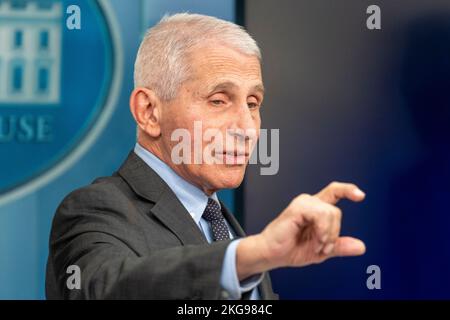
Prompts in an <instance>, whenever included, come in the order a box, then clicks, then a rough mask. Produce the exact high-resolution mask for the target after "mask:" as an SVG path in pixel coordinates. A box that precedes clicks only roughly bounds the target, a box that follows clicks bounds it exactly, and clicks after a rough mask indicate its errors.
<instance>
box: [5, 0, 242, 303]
mask: <svg viewBox="0 0 450 320" xmlns="http://www.w3.org/2000/svg"><path fill="white" fill-rule="evenodd" d="M30 1H31V2H33V0H30ZM30 1H25V2H30ZM88 1H90V0H88ZM88 1H82V0H80V1H62V2H61V3H62V11H61V12H62V13H63V15H62V17H61V20H58V21H59V22H56V24H57V25H58V26H59V27H60V28H61V30H62V40H61V41H62V57H61V58H62V59H61V61H60V62H59V63H60V65H61V66H62V68H61V69H62V70H61V80H64V79H66V80H67V79H69V81H67V83H62V84H61V88H60V90H59V100H58V99H56V100H54V101H53V102H52V101H50V100H48V101H47V102H48V106H44V107H45V108H47V109H45V110H46V111H45V112H46V114H48V115H49V116H48V118H42V119H41V118H38V116H36V118H34V113H35V112H37V111H36V110H37V109H31V108H32V107H33V108H34V107H35V106H34V105H33V106H31V105H29V104H27V103H26V102H24V103H22V102H17V101H15V102H14V101H13V102H11V101H9V102H8V101H7V100H6V98H5V99H3V98H4V97H3V96H2V95H1V92H2V91H1V90H0V117H1V121H2V124H1V125H0V128H2V130H4V132H5V130H7V129H8V127H7V126H8V125H10V124H11V123H12V122H14V121H12V120H11V117H15V116H17V117H18V116H19V115H20V116H21V117H25V118H23V119H25V120H23V121H24V122H26V121H30V123H32V121H35V122H33V123H37V122H39V123H41V124H42V123H43V124H44V125H49V124H48V123H46V121H48V122H49V123H50V124H51V125H52V126H53V129H54V130H55V131H54V132H57V133H58V135H56V134H55V135H54V136H51V137H48V138H49V139H51V142H52V145H53V147H54V148H53V147H52V148H50V147H46V146H49V145H46V144H45V143H43V142H41V143H40V144H39V142H35V141H28V142H23V141H22V142H20V141H15V142H5V141H6V140H5V141H3V142H1V143H0V167H2V168H4V169H5V170H3V171H1V177H0V180H2V181H3V182H4V184H5V185H3V184H2V185H1V186H2V187H3V189H1V197H0V299H44V298H45V281H44V280H45V265H46V259H47V254H48V236H49V231H50V226H51V220H52V217H53V214H54V212H55V209H56V208H57V206H58V204H59V203H60V201H61V200H62V199H63V198H64V196H65V195H67V194H68V193H69V192H70V191H72V190H74V189H76V188H79V187H81V186H83V185H86V184H89V183H90V182H91V181H92V180H93V179H94V178H96V177H98V176H106V175H110V174H111V173H113V172H114V171H115V170H116V169H117V168H118V166H119V165H120V164H121V162H122V161H123V160H124V159H125V157H126V156H127V154H128V152H129V151H130V150H131V148H132V147H133V145H134V141H135V127H134V124H133V120H132V117H131V115H130V113H129V108H128V98H129V94H130V92H131V90H132V89H133V65H134V59H135V55H136V52H137V48H138V45H139V42H140V39H141V36H142V35H143V33H144V31H145V29H146V28H147V27H149V26H152V25H153V24H154V23H156V22H157V21H158V20H159V19H160V18H161V17H162V16H163V15H164V14H165V13H167V12H169V13H175V12H179V11H189V12H195V13H203V14H209V15H213V16H217V17H220V18H223V19H227V20H231V21H233V20H234V19H235V3H234V0H216V1H209V0H196V1H192V0H190V1H188V0H172V1H163V0H143V1H123V0H108V1H107V5H108V8H109V9H110V14H112V16H114V18H113V20H115V25H116V27H117V31H118V32H117V34H118V37H117V40H118V46H120V50H121V51H122V54H121V56H120V57H119V58H120V59H121V60H122V61H119V62H122V64H123V72H122V74H121V75H120V79H119V80H120V81H119V82H120V86H118V91H117V92H116V94H117V97H116V100H115V101H114V105H113V106H111V109H110V110H112V112H111V116H110V118H109V119H107V121H106V122H105V124H104V125H105V126H104V129H103V130H101V132H99V134H98V136H97V137H95V139H93V141H92V143H91V144H90V146H89V147H88V148H87V150H85V151H84V152H82V155H81V156H80V157H78V158H77V159H76V161H75V162H74V163H72V164H71V165H70V166H68V167H67V168H63V170H61V172H59V173H57V174H56V177H53V178H49V179H47V180H48V181H46V182H44V183H43V184H42V185H40V186H39V187H37V188H34V190H32V191H31V192H27V193H25V194H22V195H20V196H16V197H15V198H14V199H12V200H11V197H8V198H9V199H7V198H6V197H5V194H6V193H8V192H11V191H14V190H15V188H16V189H17V188H18V187H19V186H23V184H21V183H22V182H24V181H25V180H27V179H28V180H31V179H32V178H33V177H32V176H31V174H28V173H27V172H26V171H27V170H30V168H32V167H33V166H36V168H35V169H33V170H35V172H36V173H39V172H48V170H50V169H52V168H53V167H54V166H56V165H57V164H58V161H59V163H61V161H65V160H64V159H65V158H64V157H62V160H61V159H59V160H58V159H57V155H56V154H54V153H55V152H56V151H55V150H56V148H57V143H58V141H59V140H61V144H62V142H64V141H62V140H64V139H65V138H67V139H69V136H70V135H71V134H72V135H73V136H75V134H74V133H71V132H69V131H70V130H71V129H72V128H73V127H74V126H75V123H74V122H75V121H85V120H86V118H87V117H90V116H91V117H93V118H94V117H96V116H98V113H100V112H101V111H96V109H95V108H96V104H95V101H97V103H99V104H100V105H101V104H102V103H104V102H105V101H106V100H107V98H108V97H99V96H98V95H100V93H101V90H105V92H108V91H107V90H106V89H105V88H108V87H109V86H110V85H111V83H110V82H111V80H112V79H111V78H112V77H113V74H117V73H116V71H117V70H114V68H117V65H115V64H114V61H115V60H114V59H117V58H118V57H117V54H118V53H117V52H114V54H115V56H114V55H111V52H108V50H113V46H112V44H108V43H106V42H105V43H97V42H98V41H97V40H98V39H99V38H102V37H103V38H102V39H104V38H105V37H107V36H108V35H107V33H108V32H111V31H110V30H109V31H108V30H106V28H105V27H104V24H103V25H102V23H103V22H102V21H101V20H102V17H101V16H100V15H98V14H97V13H98V10H97V11H96V8H95V6H94V5H93V4H92V3H94V2H93V1H92V3H91V4H90V3H88ZM7 2H8V1H6V2H5V1H3V4H5V3H7ZM35 2H36V1H35ZM38 2H39V0H38ZM41 2H42V3H43V1H41ZM52 2H55V3H58V2H59V1H52ZM71 4H76V5H79V7H80V9H81V29H80V30H68V29H67V28H66V25H65V19H66V17H67V16H68V15H66V14H65V12H66V8H67V7H68V6H69V5H71ZM1 5H2V2H0V30H5V32H6V33H8V34H11V35H14V32H15V31H14V30H13V29H8V26H10V25H11V23H16V22H15V21H13V20H12V19H10V17H9V16H5V15H2V12H4V11H2V10H5V9H4V8H3V7H1ZM97 9H98V8H97ZM96 12H97V13H96ZM22 22H23V21H20V23H22ZM28 23H31V24H32V23H38V21H37V20H35V21H31V22H30V21H29V22H28ZM20 26H21V25H20ZM18 28H19V29H20V28H21V27H18ZM17 37H20V35H17ZM42 37H43V38H45V35H43V36H42ZM30 39H31V38H28V37H27V36H25V37H24V38H23V39H22V41H23V42H24V43H25V44H26V43H27V41H31V40H30ZM44 40H45V39H44ZM48 40H50V43H51V41H53V40H52V38H51V37H50V38H49V39H48ZM18 42H19V43H20V39H19V40H18ZM43 42H44V44H43V45H44V46H45V41H43ZM75 44H76V46H75ZM80 44H83V45H80ZM0 46H2V47H1V48H0V52H1V49H5V50H6V49H8V48H7V46H8V42H7V41H2V42H0ZM93 48H97V50H99V51H100V52H99V53H98V54H100V53H102V54H104V56H105V57H109V58H108V59H111V61H108V59H105V61H102V60H101V59H99V61H100V62H99V63H94V61H93V60H90V59H92V56H91V54H92V51H91V50H94V49H93ZM103 51H104V52H103ZM97 58H98V57H97ZM53 66H54V65H53ZM4 67H5V65H4V64H3V61H2V59H1V53H0V74H1V73H2V72H3V68H4ZM80 68H81V69H82V70H79V69H80ZM83 68H87V69H86V70H84V69H83ZM70 70H72V71H70ZM45 72H46V71H42V72H41V74H43V73H45ZM70 72H73V74H76V75H77V77H79V79H86V81H81V80H80V81H70V80H71V78H70V76H71V75H70ZM26 77H27V74H24V78H23V81H27V78H26ZM30 77H32V75H30ZM68 77H69V78H68ZM83 77H85V78H83ZM97 77H98V81H95V82H94V81H93V79H96V78H97ZM0 79H2V78H1V77H0ZM16 81H18V78H17V77H16ZM42 82H43V81H41V86H42ZM0 85H1V86H5V85H6V86H7V84H0ZM50 89H51V88H50ZM31 93H32V92H31V91H30V94H31ZM109 94H111V92H110V93H109ZM5 95H6V93H5ZM25 96H26V94H23V97H25ZM69 97H70V99H69ZM2 99H3V100H2ZM17 99H18V98H17ZM102 99H103V100H102ZM91 100H92V101H91ZM36 101H37V100H34V102H36ZM55 101H56V102H55ZM58 101H59V102H58ZM2 102H3V103H2ZM71 104H73V108H69V107H68V106H69V105H70V106H72V105H71ZM52 106H53V107H54V108H53V109H52ZM41 107H42V106H37V107H36V108H41ZM39 110H41V109H39ZM63 111H64V116H62V114H63ZM83 112H85V113H84V114H83ZM11 121H12V122H11ZM17 121H19V120H17ZM51 121H53V122H51ZM77 124H78V122H77ZM58 125H60V126H61V127H57V126H58ZM85 125H86V126H88V125H91V126H93V127H92V128H82V127H80V128H79V131H80V132H84V134H85V135H87V134H88V132H90V131H91V130H95V126H96V125H98V121H97V122H95V121H92V122H91V123H88V122H87V123H86V124H85ZM45 128H46V127H45V126H44V127H43V129H42V130H44V131H43V132H44V133H45V130H46V129H45ZM42 130H41V131H42ZM83 130H84V131H83ZM22 131H24V129H22ZM4 132H3V133H4ZM25 133H26V132H25V131H24V132H22V135H23V134H25ZM36 135H39V136H41V135H42V136H43V138H45V135H44V134H43V133H42V134H41V133H40V131H39V132H37V133H36ZM63 135H67V137H65V136H64V137H65V138H64V139H62V138H61V137H62V136H63ZM30 137H31V136H30ZM3 138H5V137H3ZM16 138H17V139H19V138H18V137H16ZM22 138H23V137H22ZM33 138H34V139H37V138H36V136H33ZM75 138H76V137H75ZM75 138H74V141H75V142H74V143H72V144H70V145H69V144H68V148H72V149H75V148H77V147H79V144H81V141H84V140H83V137H82V136H80V137H78V138H79V139H78V140H77V139H75ZM5 139H6V138H5ZM65 141H66V140H65ZM33 148H35V149H33ZM67 151H68V150H65V149H64V148H62V147H61V150H60V151H58V152H61V154H63V153H64V152H66V153H67ZM69 151H70V150H69ZM21 153H24V154H23V155H22V154H21ZM25 153H26V154H25ZM44 156H45V157H46V158H45V159H47V160H46V161H47V162H46V163H44V162H45V161H44V160H45V159H44V158H42V159H41V158H40V157H44ZM52 158H55V159H54V162H52V161H53V160H52ZM40 161H42V164H40ZM49 163H50V165H49V166H47V167H48V168H47V167H46V168H44V167H43V166H44V164H49ZM21 166H23V168H22V167H21ZM39 166H42V168H40V167H39ZM46 170H47V171H46ZM16 176H17V179H16ZM13 178H14V179H16V180H17V181H16V180H14V179H13ZM21 178H22V180H20V179H21ZM8 179H9V180H8ZM13 180H14V181H13ZM7 182H8V183H10V186H8V185H7ZM25 182H26V181H25ZM9 194H11V193H9ZM221 198H222V199H223V200H224V201H225V202H226V203H227V204H228V206H229V207H230V208H233V207H234V203H233V193H232V192H231V191H224V192H222V193H221Z"/></svg>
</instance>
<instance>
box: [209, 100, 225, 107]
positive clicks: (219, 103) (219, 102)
mask: <svg viewBox="0 0 450 320" xmlns="http://www.w3.org/2000/svg"><path fill="white" fill-rule="evenodd" d="M211 103H212V104H213V105H214V106H217V107H218V106H221V105H223V104H225V101H223V100H212V101H211Z"/></svg>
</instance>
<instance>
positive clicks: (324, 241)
mask: <svg viewBox="0 0 450 320" xmlns="http://www.w3.org/2000/svg"><path fill="white" fill-rule="evenodd" d="M364 197H365V194H364V193H363V192H362V191H361V190H360V189H359V188H358V187H357V186H355V185H353V184H349V183H339V182H333V183H331V184H329V185H328V186H327V187H326V188H324V189H323V190H321V191H320V192H319V193H317V194H316V195H308V194H302V195H299V196H297V197H296V198H294V199H293V200H292V201H291V203H290V204H289V205H288V207H287V208H286V209H285V210H284V211H283V212H282V213H281V214H280V215H279V216H278V217H277V218H276V219H275V220H273V221H272V222H271V223H270V224H269V225H268V226H267V227H266V228H265V229H264V230H263V231H262V232H261V233H260V234H257V235H255V236H251V237H247V238H245V239H243V240H242V241H241V242H240V243H239V246H238V251H237V271H238V275H239V278H240V279H245V278H246V277H248V276H250V275H252V274H255V273H259V272H263V271H267V270H270V269H274V268H278V267H287V266H296V267H301V266H306V265H309V264H313V263H320V262H322V261H324V260H326V259H328V258H331V257H336V256H357V255H362V254H364V252H365V245H364V243H363V242H362V241H361V240H358V239H355V238H352V237H340V230H341V219H342V211H341V210H340V209H339V208H338V207H336V206H335V205H336V204H337V203H338V202H339V200H341V199H349V200H351V201H355V202H359V201H362V200H363V199H364Z"/></svg>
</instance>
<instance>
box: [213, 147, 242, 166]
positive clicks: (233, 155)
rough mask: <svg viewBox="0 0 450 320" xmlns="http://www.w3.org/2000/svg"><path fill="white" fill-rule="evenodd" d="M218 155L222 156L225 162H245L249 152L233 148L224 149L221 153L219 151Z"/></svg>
mask: <svg viewBox="0 0 450 320" xmlns="http://www.w3.org/2000/svg"><path fill="white" fill-rule="evenodd" d="M217 156H219V157H220V159H221V160H222V163H223V164H231V165H233V164H245V163H246V160H247V158H248V156H249V153H248V152H245V151H239V150H234V151H233V150H231V151H224V152H222V153H221V154H220V153H219V154H217Z"/></svg>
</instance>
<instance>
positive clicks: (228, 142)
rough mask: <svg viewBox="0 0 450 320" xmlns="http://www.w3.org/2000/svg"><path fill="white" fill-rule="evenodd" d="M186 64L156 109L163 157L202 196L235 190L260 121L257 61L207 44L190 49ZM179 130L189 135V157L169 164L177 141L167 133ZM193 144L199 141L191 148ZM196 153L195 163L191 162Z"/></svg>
mask: <svg viewBox="0 0 450 320" xmlns="http://www.w3.org/2000/svg"><path fill="white" fill-rule="evenodd" d="M190 68H191V70H192V73H191V77H190V79H189V80H188V81H186V82H185V83H184V84H183V85H182V86H181V87H180V89H179V92H178V95H177V97H176V98H175V99H173V100H172V101H170V102H169V103H167V105H165V106H164V108H163V110H162V120H161V133H162V139H161V144H162V145H161V149H162V152H163V158H164V161H166V163H169V164H170V165H171V167H172V168H173V169H174V170H175V171H176V172H177V173H178V174H179V175H180V176H182V177H183V178H184V179H186V180H187V181H189V182H191V183H192V184H194V185H197V186H198V187H200V188H201V189H202V190H203V191H205V192H206V193H208V194H209V193H212V192H214V191H216V190H219V189H226V188H236V187H238V186H239V185H240V183H241V182H242V180H243V178H244V173H245V168H246V166H247V163H248V160H249V156H250V154H251V151H252V149H253V147H254V145H255V143H256V141H257V137H258V136H259V129H260V125H261V119H260V110H259V109H260V106H261V103H262V100H263V94H264V92H263V84H262V78H261V68H260V63H259V60H258V58H257V57H255V56H248V55H244V54H241V53H240V52H238V51H236V50H234V49H230V48H228V47H223V46H220V45H219V46H212V45H211V46H208V47H201V48H199V49H197V50H195V52H194V53H193V54H192V55H191V57H190ZM180 128H183V129H186V130H187V131H189V133H190V145H191V146H190V147H191V161H188V162H189V163H181V164H178V165H175V164H173V158H171V153H172V149H173V147H174V146H175V145H177V144H179V143H180V141H171V135H172V133H173V132H174V130H176V129H180ZM200 128H201V129H200ZM194 129H195V130H194ZM194 131H195V134H194ZM214 132H215V133H214ZM199 133H200V134H201V136H199ZM208 135H209V136H208ZM194 139H197V141H194ZM218 140H221V141H218ZM195 143H200V145H197V148H195ZM220 145H222V148H218V146H220ZM198 146H201V148H199V147H198ZM199 152H201V153H202V155H199V154H198V153H199ZM196 153H197V154H196ZM196 156H197V157H198V156H200V159H201V160H202V161H201V163H200V164H195V163H194V158H195V157H196ZM205 157H208V159H206V158H205ZM197 159H199V158H197ZM211 160H213V161H211ZM197 163H198V162H197Z"/></svg>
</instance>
